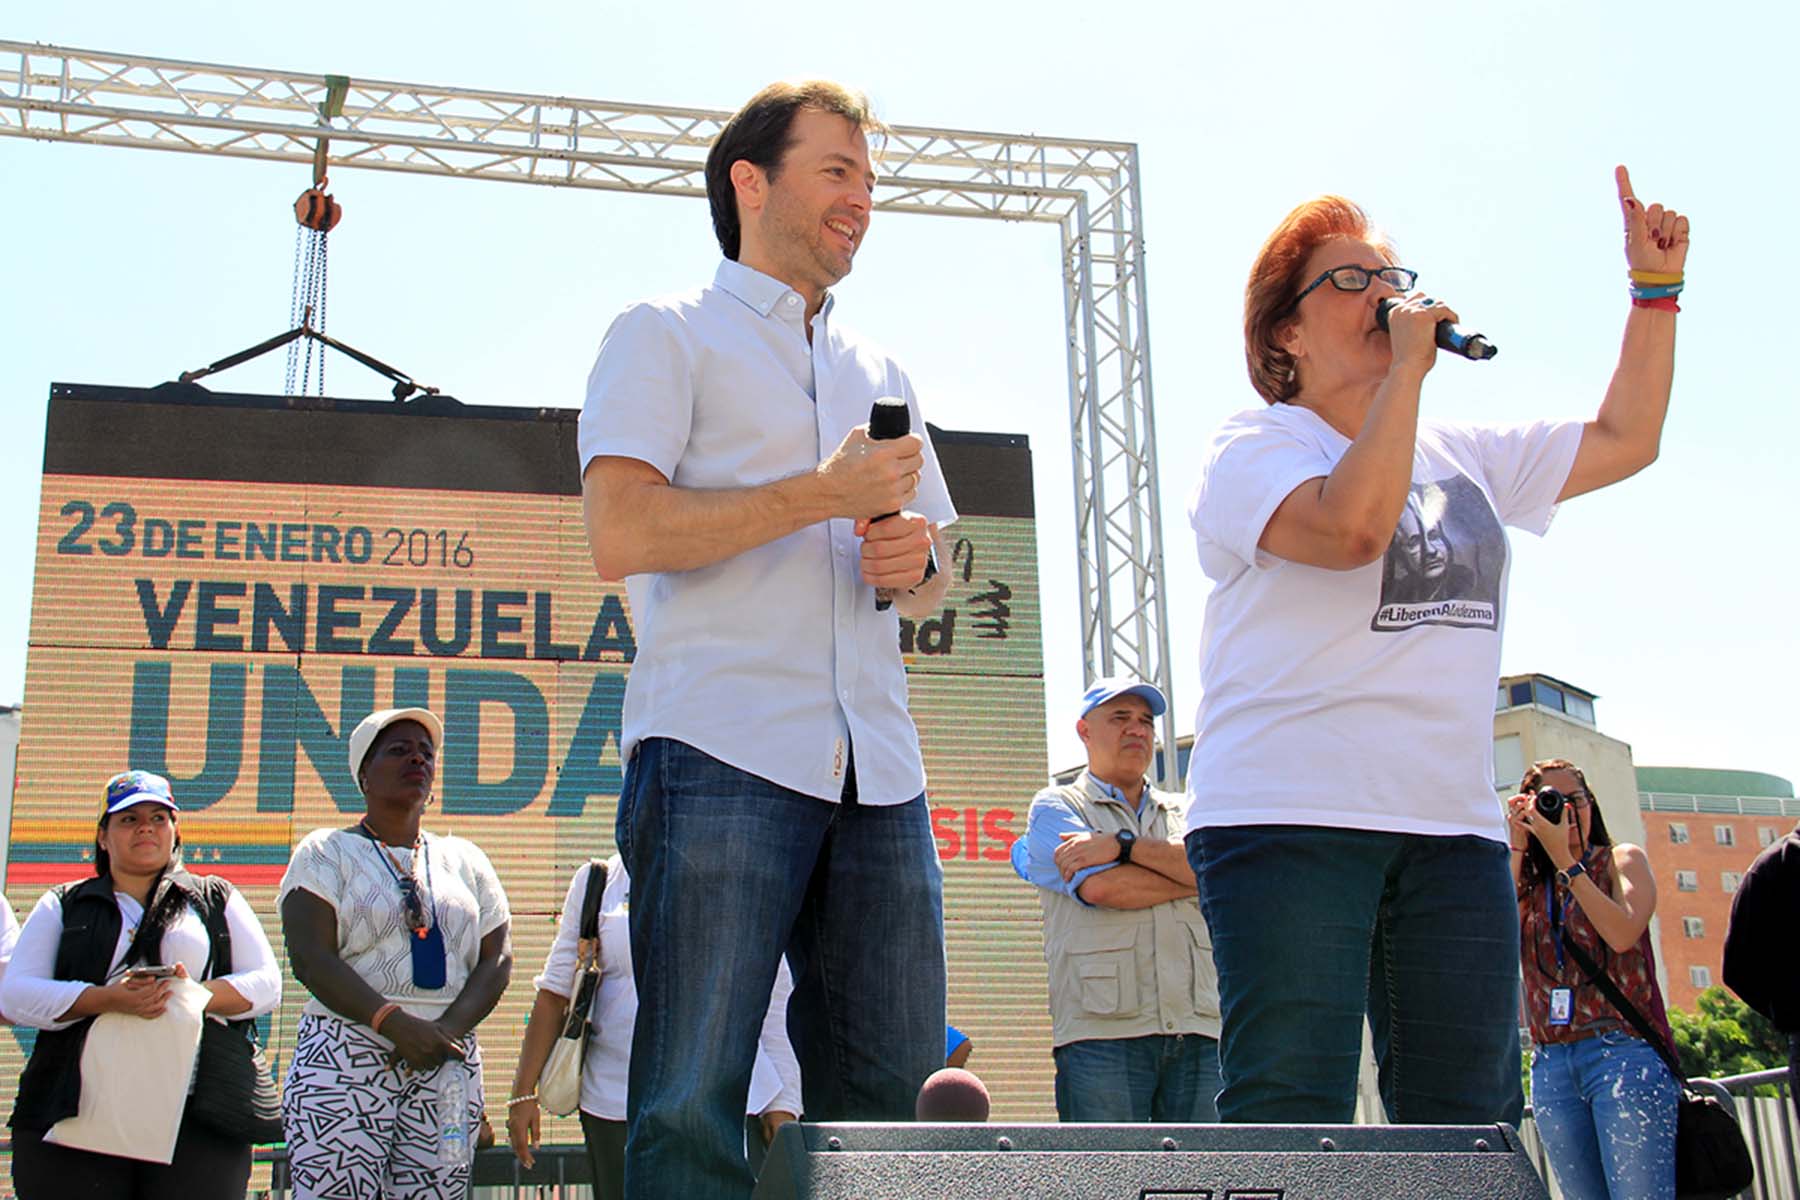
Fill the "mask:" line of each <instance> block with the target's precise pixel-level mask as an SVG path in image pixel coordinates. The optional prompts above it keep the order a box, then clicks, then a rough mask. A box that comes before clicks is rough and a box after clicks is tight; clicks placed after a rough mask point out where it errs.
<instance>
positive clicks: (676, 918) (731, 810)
mask: <svg viewBox="0 0 1800 1200" xmlns="http://www.w3.org/2000/svg"><path fill="white" fill-rule="evenodd" d="M878 130H879V126H878V125H877V124H876V122H875V121H874V119H873V117H872V116H871V114H870V112H869V108H868V102H867V100H866V99H865V98H863V97H861V96H860V95H856V94H854V93H851V92H849V91H847V90H845V89H844V88H842V87H839V86H838V85H835V84H827V83H810V84H797V85H796V84H776V85H773V86H771V87H769V88H766V89H764V90H763V91H762V92H761V93H759V94H758V95H757V96H756V97H754V98H753V99H752V100H751V101H750V103H749V104H747V105H746V106H745V107H744V109H743V110H742V111H740V112H739V113H738V114H737V116H735V117H734V118H733V119H732V121H731V122H730V124H728V125H727V126H726V128H725V130H724V131H723V132H722V133H721V134H720V136H719V139H718V141H717V142H716V143H715V145H714V146H713V149H712V153H711V154H710V155H709V157H708V160H707V169H706V176H707V190H708V194H709V198H710V200H711V203H712V214H713V224H714V228H715V231H716V233H717V234H718V238H719V243H720V247H721V249H722V250H723V251H724V255H725V261H724V262H722V263H720V265H719V268H718V273H717V275H716V276H715V278H714V280H713V283H712V285H711V286H709V287H706V288H703V289H701V290H699V291H697V292H693V293H688V294H686V295H681V296H675V297H670V298H666V299H662V300H655V301H650V302H648V303H643V304H638V305H634V306H632V307H631V308H629V309H627V310H626V312H625V313H624V314H623V315H621V316H620V317H619V318H618V319H617V320H616V321H614V323H613V325H612V328H611V329H610V330H608V332H607V335H606V338H605V341H604V342H603V343H602V345H601V348H600V356H599V359H598V361H597V362H596V363H595V365H594V370H593V374H592V376H591V377H590V378H589V381H588V394H587V403H586V405H585V407H584V408H583V410H582V414H581V426H580V453H581V459H582V468H583V496H584V503H585V514H586V521H587V531H588V540H589V544H590V546H591V548H592V550H593V555H594V564H595V568H596V569H597V570H598V571H599V573H600V575H601V576H602V577H603V578H607V579H617V578H620V577H624V578H625V579H626V583H627V587H628V589H629V592H630V596H631V605H632V612H633V615H634V618H635V620H636V623H637V634H638V653H637V658H636V660H635V661H634V663H633V665H632V672H631V679H630V682H629V684H628V685H627V688H626V693H625V712H624V730H623V739H622V741H623V744H622V746H621V752H622V754H623V755H624V756H625V758H626V759H627V761H628V763H629V766H628V768H627V772H626V777H625V784H624V787H623V789H622V794H621V796H620V798H619V817H618V842H619V849H620V853H621V855H622V856H623V859H624V862H625V864H626V867H627V869H628V870H629V871H630V873H631V877H632V880H633V883H634V886H635V888H636V895H635V896H634V897H633V903H632V909H631V944H632V958H633V962H634V972H635V974H636V977H637V988H638V996H639V1008H638V1015H637V1020H636V1026H635V1033H634V1037H633V1049H632V1061H631V1076H630V1087H629V1103H628V1116H627V1122H628V1141H627V1148H626V1168H625V1187H626V1194H627V1195H628V1196H631V1197H647V1196H650V1195H651V1194H652V1192H653V1191H654V1194H656V1195H659V1196H668V1195H680V1196H683V1197H684V1198H690V1200H692V1198H699V1197H715V1196H718V1197H747V1196H748V1195H749V1194H750V1191H751V1187H752V1183H753V1180H752V1178H751V1175H750V1172H749V1168H748V1166H747V1165H746V1162H745V1158H744V1148H743V1135H742V1130H743V1126H742V1113H743V1111H744V1096H745V1090H746V1088H747V1087H748V1084H749V1078H750V1071H751V1064H752V1061H753V1059H754V1057H755V1051H756V1040H757V1033H758V1027H759V1025H760V1023H761V1020H762V1015H763V1011H764V1009H765V1008H766V1007H767V1004H768V997H769V989H770V987H771V985H772V984H773V982H774V979H775V971H776V964H777V962H778V961H779V960H780V958H781V956H782V955H783V953H786V954H787V956H788V958H789V961H790V965H791V966H792V968H793V974H794V981H795V988H794V993H793V997H792V999H791V1001H790V1004H789V1027H790V1029H791V1030H792V1033H793V1041H794V1048H795V1051H796V1054H797V1056H798V1058H799V1060H800V1065H801V1071H802V1075H803V1080H804V1093H805V1107H806V1112H807V1115H808V1117H809V1118H811V1119H813V1120H905V1119H910V1117H911V1115H912V1111H913V1102H914V1099H915V1096H916V1094H917V1091H918V1088H919V1085H920V1084H922V1083H923V1082H924V1080H925V1078H926V1077H927V1076H928V1075H930V1074H931V1072H932V1071H933V1070H934V1069H936V1068H937V1067H941V1066H942V1065H943V1051H942V1049H941V1046H942V1040H943V1036H944V1033H943V1031H944V944H943V899H942V872H941V870H940V869H939V866H938V859H937V849H936V844H935V842H934V840H933V838H932V834H931V829H930V822H929V819H928V815H927V810H926V802H925V795H924V787H925V774H924V768H923V765H922V763H921V759H920V755H919V745H918V734H917V732H916V731H915V730H914V728H913V724H912V719H911V717H910V716H909V714H908V712H907V692H906V676H905V672H904V669H903V664H902V662H901V659H900V651H899V627H898V624H897V617H899V616H907V617H913V618H917V617H920V616H924V615H927V614H935V613H936V612H937V611H938V610H939V607H940V605H941V603H942V600H943V596H944V591H945V586H946V581H947V576H946V575H944V574H939V575H936V576H935V577H933V575H932V573H931V571H930V570H929V569H928V564H929V563H930V561H931V558H930V556H931V552H932V547H933V545H934V540H935V539H936V537H937V530H938V529H939V528H940V527H941V526H943V525H945V524H948V523H949V522H951V521H953V520H955V519H956V510H955V509H954V507H952V505H951V502H950V497H949V493H948V492H947V490H946V489H945V486H944V481H943V476H942V473H941V472H940V471H939V468H938V463H937V457H936V455H935V454H934V453H933V451H932V449H931V444H930V439H929V437H927V436H925V435H924V429H925V424H924V421H923V419H922V417H921V415H920V413H919V410H918V404H917V401H916V400H915V398H914V397H913V394H912V387H911V384H910V383H909V382H908V380H907V378H906V375H905V373H904V372H903V371H901V369H900V368H899V366H898V365H897V364H896V363H895V362H894V361H893V360H892V359H891V358H889V357H887V355H885V354H884V353H882V352H881V351H880V350H878V349H876V348H874V347H873V346H871V345H870V344H869V343H867V342H865V341H863V340H861V339H860V338H858V337H856V336H855V335H854V334H852V333H850V332H849V331H847V330H846V329H845V328H844V327H843V326H842V325H841V324H839V323H838V322H837V320H836V318H835V313H834V302H833V298H832V297H831V296H829V295H828V294H827V292H826V289H827V288H829V287H830V286H831V285H833V284H835V283H837V282H838V280H840V279H842V278H843V277H844V276H845V275H847V274H848V273H849V271H850V266H851V261H852V259H853V257H854V256H855V253H856V249H857V247H858V245H859V244H860V243H861V241H862V238H863V235H864V233H865V232H866V231H867V228H868V223H869V216H870V208H871V205H870V192H871V189H872V188H873V186H874V182H875V177H874V171H873V168H872V166H871V161H870V157H869V147H868V136H869V134H870V133H872V132H877V131H878ZM888 396H891V397H899V398H901V399H903V400H905V401H906V404H907V407H908V409H909V410H910V412H911V425H912V428H913V429H914V430H915V431H918V432H915V433H913V434H909V435H907V436H905V437H900V438H895V439H891V440H884V441H872V440H870V438H869V436H868V430H867V427H866V422H867V421H868V414H869V410H870V406H871V404H872V403H873V401H875V400H876V399H877V398H880V397H888ZM884 600H891V601H892V607H891V608H890V607H888V606H887V605H886V604H878V601H884Z"/></svg>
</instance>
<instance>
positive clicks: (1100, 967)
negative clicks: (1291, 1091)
mask: <svg viewBox="0 0 1800 1200" xmlns="http://www.w3.org/2000/svg"><path fill="white" fill-rule="evenodd" d="M1145 788H1146V790H1147V794H1148V802H1147V803H1146V804H1145V805H1144V816H1143V819H1142V820H1141V821H1140V820H1139V819H1138V815H1137V814H1136V813H1134V812H1132V811H1131V810H1130V808H1129V807H1128V806H1127V805H1124V804H1121V803H1119V802H1118V801H1117V800H1114V799H1113V798H1112V797H1110V796H1108V795H1107V793H1106V791H1105V789H1103V788H1102V787H1101V786H1100V784H1099V783H1098V782H1096V781H1095V779H1094V777H1093V776H1092V775H1089V774H1088V773H1087V772H1086V771H1083V772H1082V773H1081V775H1080V776H1079V777H1078V778H1077V779H1076V780H1075V782H1074V783H1071V784H1067V785H1064V786H1060V787H1050V788H1046V789H1045V790H1044V791H1042V792H1039V793H1038V799H1039V800H1044V799H1047V798H1052V797H1055V798H1060V799H1061V800H1062V801H1063V802H1065V803H1066V804H1068V806H1069V807H1070V808H1072V809H1074V811H1075V814H1076V816H1078V817H1080V818H1081V819H1082V820H1083V821H1085V822H1086V823H1087V824H1088V826H1089V827H1091V828H1092V829H1093V830H1094V831H1095V832H1096V833H1100V834H1111V833H1116V832H1117V831H1119V830H1121V829H1129V830H1131V831H1132V832H1133V833H1135V834H1136V835H1137V836H1138V837H1139V838H1141V839H1143V840H1144V841H1149V840H1150V839H1152V838H1156V839H1161V840H1164V841H1167V840H1169V839H1171V838H1178V837H1180V836H1181V835H1182V834H1184V833H1185V832H1186V830H1187V804H1188V802H1187V797H1186V796H1184V795H1176V794H1174V793H1171V792H1159V791H1155V790H1151V789H1150V788H1149V784H1147V783H1146V784H1145ZM1034 803H1035V801H1034ZM1038 899H1039V901H1040V902H1041V903H1042V904H1043V907H1044V961H1045V962H1046V963H1048V964H1049V967H1050V1018H1051V1039H1052V1041H1053V1042H1054V1044H1056V1045H1058V1046H1064V1045H1067V1044H1068V1043H1070V1042H1079V1041H1086V1040H1088V1039H1091V1038H1129V1037H1143V1036H1145V1035H1147V1034H1175V1033H1203V1034H1205V1035H1206V1036H1208V1037H1215V1038H1216V1037H1218V1036H1219V976H1218V972H1217V971H1215V970H1214V969H1213V961H1212V936H1211V935H1210V934H1208V933H1207V931H1206V921H1205V920H1204V919H1203V918H1202V917H1201V916H1200V900H1199V898H1198V897H1197V896H1196V897H1194V898H1192V899H1182V900H1171V901H1168V902H1167V903H1165V904H1158V905H1154V906H1152V907H1150V908H1144V909H1134V910H1121V909H1112V908H1100V907H1097V906H1093V907H1090V906H1089V905H1085V904H1082V903H1081V902H1080V901H1079V900H1075V899H1073V898H1071V897H1070V896H1068V895H1067V894H1065V893H1063V892H1058V891H1052V890H1051V889H1049V888H1039V889H1038Z"/></svg>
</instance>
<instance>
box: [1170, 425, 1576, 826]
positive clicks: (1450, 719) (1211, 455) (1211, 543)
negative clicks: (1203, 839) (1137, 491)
mask: <svg viewBox="0 0 1800 1200" xmlns="http://www.w3.org/2000/svg"><path fill="white" fill-rule="evenodd" d="M1581 428H1582V427H1581V425H1580V423H1579V422H1538V423H1535V424H1531V425H1521V426H1516V427H1507V428H1499V427H1473V426H1454V425H1444V424H1437V423H1430V422H1421V423H1420V427H1419V433H1418V440H1417V443H1416V445H1415V448H1414V451H1413V470H1412V489H1411V494H1410V496H1409V497H1408V502H1407V508H1406V512H1405V513H1404V514H1403V515H1402V517H1401V520H1400V524H1399V528H1398V529H1396V531H1395V534H1394V538H1393V541H1392V542H1391V543H1390V545H1389V547H1388V550H1387V552H1386V553H1385V554H1384V555H1383V557H1382V558H1381V559H1380V560H1378V561H1376V562H1374V563H1372V564H1370V565H1368V566H1364V567H1360V568H1357V569H1355V570H1350V571H1332V570H1326V569H1324V568H1320V567H1312V566H1307V565H1306V564H1304V563H1297V562H1290V561H1287V560H1284V559H1281V558H1278V557H1276V556H1274V555H1272V554H1269V553H1268V552H1266V551H1264V550H1261V549H1259V548H1258V546H1257V543H1258V541H1259V540H1260V539H1261V538H1262V535H1263V531H1264V529H1265V528H1266V527H1267V525H1268V523H1269V518H1270V517H1271V516H1273V515H1274V512H1275V509H1276V508H1277V507H1278V506H1279V505H1280V504H1281V502H1282V501H1283V500H1284V499H1286V498H1287V496H1288V494H1289V493H1291V492H1292V491H1293V490H1294V489H1295V488H1296V487H1298V486H1299V485H1300V484H1302V483H1304V482H1305V481H1306V480H1308V479H1316V478H1320V477H1322V476H1326V475H1329V474H1330V473H1331V471H1332V468H1334V467H1335V466H1336V465H1337V462H1338V460H1339V459H1340V458H1342V457H1343V455H1344V452H1345V451H1346V450H1347V449H1349V446H1350V442H1349V439H1347V438H1345V437H1344V436H1343V435H1342V434H1341V433H1339V432H1338V431H1337V430H1335V429H1333V428H1332V427H1331V426H1330V425H1328V424H1327V423H1326V422H1325V421H1324V420H1323V419H1322V418H1321V417H1320V416H1319V415H1318V414H1317V413H1315V412H1313V411H1312V410H1310V409H1307V408H1304V407H1301V406H1300V405H1295V404H1274V405H1269V406H1267V407H1265V408H1259V409H1255V410H1252V411H1249V412H1242V413H1239V414H1237V415H1236V416H1234V417H1231V418H1230V419H1228V420H1227V421H1226V422H1225V423H1224V424H1223V425H1222V426H1220V428H1219V429H1218V431H1217V432H1216V433H1215V434H1214V436H1213V440H1212V443H1211V445H1210V446H1209V448H1208V451H1207V454H1206V457H1205V462H1204V464H1203V468H1202V472H1201V476H1200V482H1199V484H1198V486H1197V487H1196V488H1195V489H1194V492H1193V496H1192V499H1191V502H1190V505H1189V509H1188V516H1189V519H1190V521H1191V522H1192V525H1193V528H1194V533H1195V537H1196V543H1197V546H1198V549H1199V554H1200V566H1201V569H1202V570H1204V571H1205V572H1206V574H1207V576H1208V577H1209V578H1211V579H1212V580H1213V585H1214V586H1213V590H1212V593H1211V594H1210V595H1209V596H1208V598H1207V602H1206V616H1205V621H1204V624H1203V626H1202V629H1201V634H1200V682H1201V699H1200V705H1199V711H1198V713H1197V715H1196V717H1195V729H1196V730H1197V733H1196V737H1195V743H1194V752H1193V757H1192V759H1191V761H1190V762H1189V765H1188V792H1189V795H1190V797H1191V801H1192V802H1191V804H1190V806H1189V808H1188V827H1189V828H1200V827H1202V826H1211V825H1256V824H1289V825H1317V826H1331V827H1337V828H1348V829H1371V830H1388V831H1394V832H1404V833H1422V834H1436V835H1462V834H1474V835H1478V836H1480V837H1486V838H1492V839H1496V840H1498V839H1501V838H1504V837H1505V836H1506V832H1505V823H1504V821H1503V819H1502V816H1501V813H1500V808H1499V805H1498V803H1497V802H1496V799H1495V793H1494V785H1493V767H1492V741H1493V712H1494V687H1495V684H1496V682H1497V680H1498V678H1499V672H1500V638H1501V631H1502V628H1503V625H1504V605H1505V599H1506V586H1507V575H1508V569H1509V558H1510V554H1509V547H1508V545H1507V540H1506V533H1505V531H1504V529H1503V528H1502V526H1505V525H1511V526H1514V527H1516V528H1521V529H1526V530H1529V531H1531V532H1532V533H1537V534H1542V533H1543V532H1545V531H1546V530H1547V529H1548V528H1549V525H1550V520H1551V518H1552V516H1553V515H1554V514H1555V511H1556V499H1557V496H1558V494H1559V493H1560V492H1561V491H1562V486H1563V483H1564V482H1565V481H1566V480H1567V479H1568V475H1569V470H1570V468H1571V467H1572V466H1573V465H1574V462H1575V452H1576V450H1577V449H1578V448H1579V447H1580V444H1581Z"/></svg>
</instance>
